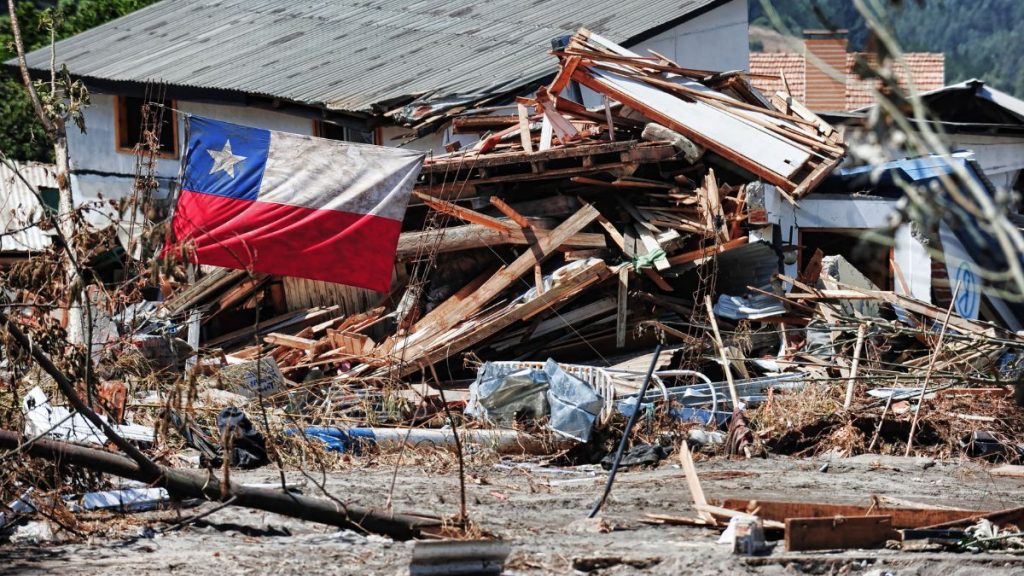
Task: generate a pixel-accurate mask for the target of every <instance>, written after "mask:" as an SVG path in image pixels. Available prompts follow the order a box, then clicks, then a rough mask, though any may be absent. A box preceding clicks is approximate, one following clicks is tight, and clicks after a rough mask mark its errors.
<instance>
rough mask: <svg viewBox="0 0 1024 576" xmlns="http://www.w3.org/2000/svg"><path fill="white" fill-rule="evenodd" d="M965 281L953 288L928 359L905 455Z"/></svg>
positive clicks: (912, 442)
mask: <svg viewBox="0 0 1024 576" xmlns="http://www.w3.org/2000/svg"><path fill="white" fill-rule="evenodd" d="M962 283H963V281H962V280H958V281H957V283H956V288H955V289H954V290H953V298H952V299H951V300H950V301H949V308H947V309H946V318H945V319H944V320H943V321H942V330H940V331H939V341H938V342H937V343H936V344H935V350H933V351H932V357H931V359H930V360H929V361H928V370H927V371H925V373H924V382H923V383H922V384H921V393H920V394H918V396H917V410H916V411H915V412H914V420H913V421H911V423H910V434H909V435H908V436H907V451H906V452H905V453H904V454H903V455H904V456H910V449H911V448H912V447H913V445H914V433H915V432H916V431H917V421H918V419H919V418H920V417H921V409H922V408H923V407H924V394H925V392H926V391H927V390H928V381H929V380H931V377H932V369H933V368H935V361H936V360H937V359H938V357H939V352H940V351H941V350H942V341H943V340H944V339H945V337H946V328H947V327H949V317H950V316H952V315H953V306H955V305H956V298H957V296H959V295H960V285H961V284H962Z"/></svg>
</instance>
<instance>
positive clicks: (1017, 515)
mask: <svg viewBox="0 0 1024 576" xmlns="http://www.w3.org/2000/svg"><path fill="white" fill-rule="evenodd" d="M982 518H984V519H986V520H988V521H990V522H992V523H993V524H996V525H997V526H1004V525H1006V524H1013V525H1014V526H1020V525H1022V524H1024V507H1018V508H1007V509H1006V510H997V511H995V512H986V513H984V514H977V515H974V516H968V517H966V518H960V519H958V520H952V521H950V522H944V523H942V524H933V525H929V526H922V527H921V528H922V529H927V530H931V529H942V528H966V527H967V526H972V525H974V524H977V523H978V520H981V519H982Z"/></svg>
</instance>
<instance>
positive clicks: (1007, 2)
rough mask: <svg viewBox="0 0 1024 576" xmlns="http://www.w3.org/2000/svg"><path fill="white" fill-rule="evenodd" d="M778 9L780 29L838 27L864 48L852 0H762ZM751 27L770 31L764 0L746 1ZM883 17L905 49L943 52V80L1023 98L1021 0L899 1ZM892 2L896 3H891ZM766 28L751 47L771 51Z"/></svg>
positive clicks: (865, 37) (866, 36) (856, 46)
mask: <svg viewBox="0 0 1024 576" xmlns="http://www.w3.org/2000/svg"><path fill="white" fill-rule="evenodd" d="M766 1H768V2H771V3H772V5H773V6H774V7H775V9H776V10H777V11H778V13H779V15H780V16H781V19H782V21H783V24H784V26H785V30H784V32H786V33H788V34H791V35H794V36H799V34H800V31H801V30H803V29H806V28H823V27H838V28H846V29H848V30H849V35H850V46H851V49H853V50H862V49H864V46H865V45H866V44H867V43H868V39H869V32H868V29H867V26H866V25H865V23H864V20H863V18H862V17H861V15H860V13H858V12H857V9H856V8H855V7H854V5H853V2H851V1H850V0H766ZM749 2H750V24H751V27H752V28H754V27H764V28H771V29H774V26H772V24H771V22H770V21H769V19H768V18H767V17H766V16H765V10H764V5H763V4H762V0H749ZM886 3H887V4H889V5H891V6H892V7H891V8H890V10H889V13H888V14H887V18H886V20H887V21H888V23H889V25H890V26H891V27H892V29H893V30H894V32H895V33H896V37H897V38H898V39H899V41H900V43H901V45H902V46H903V49H904V50H906V51H911V52H944V53H945V54H946V83H947V84H948V83H953V82H959V81H962V80H967V79H969V78H981V79H982V80H984V81H985V82H986V83H988V84H989V85H992V86H995V87H997V88H999V89H1001V90H1005V91H1007V92H1010V93H1011V94H1014V95H1016V96H1021V97H1024V73H1022V72H1021V69H1022V67H1024V34H1022V33H1021V32H1020V26H1021V22H1024V2H1022V1H1021V0H923V1H921V2H920V3H919V2H917V1H911V0H903V1H902V2H899V3H898V4H897V3H893V2H886ZM894 4H896V5H894ZM762 37H768V38H771V37H770V35H766V34H765V32H758V31H757V30H756V29H755V30H754V35H753V36H752V40H751V48H752V49H755V50H760V49H761V48H762V46H763V48H764V49H767V50H772V49H773V47H776V46H778V45H779V43H778V42H774V43H773V42H764V41H763V40H762V39H761V38H762Z"/></svg>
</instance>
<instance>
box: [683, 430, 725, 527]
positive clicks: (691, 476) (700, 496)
mask: <svg viewBox="0 0 1024 576" xmlns="http://www.w3.org/2000/svg"><path fill="white" fill-rule="evenodd" d="M679 464H680V465H682V467H683V472H685V473H686V485H687V487H689V489H690V498H692V499H693V506H694V508H696V509H697V515H698V516H700V519H701V520H704V521H705V522H707V523H709V524H711V525H712V526H714V525H715V524H716V523H717V521H716V520H715V517H714V516H713V515H712V514H711V513H710V512H709V511H707V510H704V509H702V508H701V507H702V506H707V505H708V500H707V498H705V497H704V488H702V487H701V485H700V478H698V477H697V467H696V466H694V464H693V455H692V454H690V446H689V445H688V444H687V443H686V442H683V443H682V444H680V447H679Z"/></svg>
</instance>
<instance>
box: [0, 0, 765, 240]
mask: <svg viewBox="0 0 1024 576" xmlns="http://www.w3.org/2000/svg"><path fill="white" fill-rule="evenodd" d="M582 25H587V26H590V27H591V28H593V29H594V30H595V31H597V32H599V33H601V34H605V35H606V36H608V37H609V38H611V39H612V40H614V41H616V42H622V43H623V44H624V45H626V46H637V47H641V48H653V49H656V50H658V51H659V52H661V53H663V54H665V55H666V56H667V57H669V58H672V59H675V60H676V61H678V62H681V63H682V64H683V65H685V66H688V67H692V68H700V69H708V70H740V69H745V68H746V65H747V56H748V51H747V41H746V30H747V1H746V0H686V1H683V2H667V1H655V2H634V1H626V2H592V3H586V4H584V5H581V6H578V7H575V8H574V9H573V10H572V11H571V13H569V14H567V13H566V12H565V10H564V9H563V7H562V6H560V5H558V4H555V3H540V4H538V5H537V6H533V7H531V8H530V9H529V10H523V7H522V6H521V5H520V4H519V3H515V2H508V1H499V2H486V3H479V2H454V3H453V2H426V3H418V4H416V5H415V6H410V5H408V4H407V3H404V2H389V1H384V0H381V1H374V2H330V3H327V4H324V5H322V6H321V5H316V6H314V5H302V4H296V3H294V2H288V1H283V0H276V1H272V2H264V3H261V4H259V5H253V4H251V3H249V2H244V1H242V0H185V1H171V0H168V1H165V2H159V3H157V4H154V5H152V6H149V7H147V8H144V9H142V10H139V11H137V12H134V13H131V14H129V15H127V16H124V17H122V18H120V19H118V20H115V21H112V22H110V23H107V24H105V25H102V26H99V27H97V28H95V29H92V30H89V31H87V32H84V33H82V34H79V35H77V36H74V37H72V38H69V39H66V40H63V41H60V42H58V43H57V45H56V53H57V61H58V63H59V64H64V65H67V67H68V70H69V71H70V73H71V74H72V76H73V77H75V78H76V79H81V80H83V81H84V82H85V83H86V85H87V87H88V88H89V91H90V95H91V101H92V105H91V106H90V107H89V108H88V111H87V122H88V133H87V134H82V133H80V132H78V131H77V130H72V131H69V135H68V136H69V148H70V150H71V163H72V182H73V189H74V193H75V196H76V201H77V202H78V203H81V204H84V203H90V202H95V201H97V200H99V199H106V200H110V199H117V198H121V197H124V196H125V195H127V194H129V192H130V190H131V182H132V181H133V179H134V175H135V172H136V159H135V156H134V155H133V150H135V148H136V146H137V145H138V144H139V142H140V139H141V132H142V128H143V123H144V121H143V118H142V111H141V108H142V104H143V102H144V101H153V102H163V103H164V104H165V105H166V109H165V113H164V114H162V115H161V119H160V121H162V128H161V129H160V131H159V132H160V134H159V137H160V150H161V157H160V159H159V160H158V161H157V165H156V175H157V177H158V179H159V180H160V182H161V191H160V192H162V194H164V195H166V194H167V193H168V192H169V187H170V186H171V183H172V182H173V181H174V180H175V178H176V177H177V175H178V162H179V158H180V155H181V153H182V147H183V142H184V141H185V140H184V137H185V136H184V134H183V133H182V132H183V121H182V118H181V115H183V114H197V115H202V116H205V117H209V118H215V119H220V120H225V121H229V122H236V123H239V124H244V125H249V126H254V127H259V128H266V129H272V130H281V131H287V132H292V133H296V134H308V135H315V136H322V137H327V138H335V139H340V140H347V141H352V142H366V143H375V144H381V145H386V146H398V145H405V146H411V147H413V148H416V149H421V150H426V151H433V152H435V153H443V151H444V147H445V145H446V144H449V143H450V142H451V141H452V140H453V139H454V140H458V139H460V138H461V139H462V140H465V141H470V140H475V136H473V137H472V138H466V137H460V136H459V135H458V134H454V133H453V129H452V126H451V119H452V117H453V116H455V115H457V114H458V113H459V112H460V111H464V110H466V109H472V108H478V107H481V106H489V105H493V104H495V103H504V102H507V101H509V99H510V98H511V97H512V96H515V95H517V94H521V93H528V92H531V91H532V90H533V89H535V88H536V86H538V85H539V84H541V83H542V82H544V81H545V80H546V79H550V76H551V66H550V59H549V57H548V56H547V55H546V54H545V49H546V48H548V47H549V46H550V41H551V39H552V38H556V37H558V36H562V35H565V34H569V33H571V32H573V31H574V30H576V29H577V28H578V27H580V26H582ZM183 29H187V30H189V31H190V32H189V34H188V35H187V36H183V35H182V34H180V30H183ZM698 48H699V49H698ZM125 54H131V55H132V56H133V57H132V58H125V57H124V56H125ZM28 63H29V67H30V68H31V70H32V73H33V74H38V75H41V76H44V75H45V76H46V77H48V74H49V72H48V71H49V66H50V52H49V48H45V49H40V50H37V51H35V52H32V53H30V54H29V55H28ZM7 65H8V66H9V67H13V66H16V62H15V61H10V62H8V63H7ZM151 128H152V127H151ZM93 220H94V223H96V224H100V225H102V220H103V217H102V216H101V215H96V216H95V218H94V219H93Z"/></svg>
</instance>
